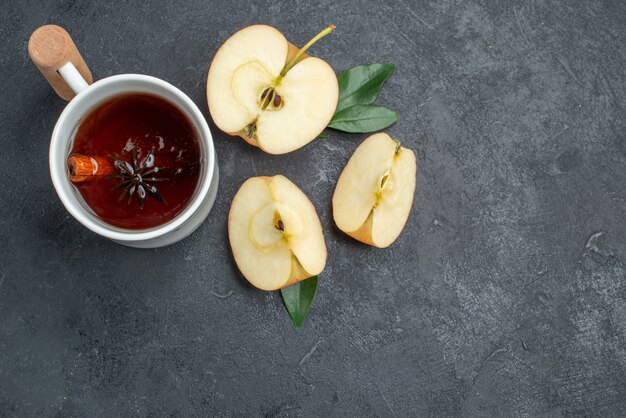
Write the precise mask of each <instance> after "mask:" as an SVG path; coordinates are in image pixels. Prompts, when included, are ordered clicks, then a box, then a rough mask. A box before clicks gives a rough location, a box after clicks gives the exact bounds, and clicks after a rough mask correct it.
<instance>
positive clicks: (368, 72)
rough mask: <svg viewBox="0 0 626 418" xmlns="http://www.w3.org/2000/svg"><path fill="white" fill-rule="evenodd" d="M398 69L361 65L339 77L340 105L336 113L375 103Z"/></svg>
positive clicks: (378, 65) (385, 65) (381, 65)
mask: <svg viewBox="0 0 626 418" xmlns="http://www.w3.org/2000/svg"><path fill="white" fill-rule="evenodd" d="M395 69H396V66H395V65H393V64H370V65H359V66H357V67H353V68H350V69H348V70H346V71H344V72H343V73H341V74H340V75H339V77H338V78H337V80H338V82H339V103H338V104H337V110H336V111H335V112H336V113H338V112H340V111H342V110H343V109H346V108H348V107H351V106H354V105H367V104H372V103H374V100H376V98H377V97H378V93H380V89H381V87H382V86H383V83H384V82H385V80H387V78H389V76H390V75H391V73H393V71H394V70H395Z"/></svg>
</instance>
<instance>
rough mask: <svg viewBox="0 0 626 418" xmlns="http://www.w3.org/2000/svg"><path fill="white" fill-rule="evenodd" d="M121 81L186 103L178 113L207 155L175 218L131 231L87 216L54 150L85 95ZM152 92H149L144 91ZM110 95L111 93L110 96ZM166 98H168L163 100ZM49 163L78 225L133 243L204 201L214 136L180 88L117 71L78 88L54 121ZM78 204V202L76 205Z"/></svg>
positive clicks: (179, 221)
mask: <svg viewBox="0 0 626 418" xmlns="http://www.w3.org/2000/svg"><path fill="white" fill-rule="evenodd" d="M121 81H131V82H132V81H138V82H143V83H148V84H153V85H156V86H157V87H159V88H160V89H162V90H166V91H168V92H169V93H172V94H173V95H175V96H177V98H178V99H180V100H181V101H182V102H184V103H185V105H186V107H187V108H186V109H183V108H181V107H180V106H179V105H176V104H174V105H176V107H178V108H179V110H180V111H181V112H183V113H184V114H185V115H187V117H188V118H189V119H191V123H192V124H193V125H194V127H195V128H196V129H197V130H198V135H199V136H200V138H199V139H200V141H201V142H203V143H204V144H203V145H204V147H205V149H206V155H205V158H204V165H205V167H204V168H205V170H204V173H203V176H202V177H201V178H200V179H199V182H200V185H201V186H200V189H199V190H197V192H196V194H195V196H194V197H193V198H192V200H191V202H190V203H189V204H188V205H187V206H186V207H185V208H184V209H183V210H182V211H181V212H180V213H179V214H178V215H176V217H175V218H174V219H172V220H170V221H169V222H167V223H165V224H164V225H162V226H157V227H154V228H151V229H147V230H138V231H137V232H134V231H133V230H124V231H121V230H116V229H114V228H116V227H113V226H111V228H107V226H106V225H103V224H106V222H105V221H102V222H103V224H100V223H98V222H95V221H94V220H93V219H92V217H91V216H88V215H87V210H86V209H85V208H83V207H82V204H80V202H76V198H75V197H71V196H68V195H67V193H65V191H64V190H63V188H62V185H63V184H65V183H66V182H68V181H69V179H68V178H67V175H66V163H65V161H62V162H59V161H58V158H57V156H56V152H55V151H58V148H59V147H66V146H67V144H68V142H69V138H62V137H61V136H60V131H61V128H62V127H64V126H65V124H66V123H68V122H67V120H68V118H69V117H70V116H71V115H72V114H73V113H75V112H82V113H80V114H81V117H82V116H84V115H85V114H86V113H87V111H81V110H80V106H81V105H82V102H83V100H84V98H85V97H87V96H88V95H92V94H95V93H96V92H97V91H99V90H102V89H106V88H107V86H110V85H111V84H113V83H118V82H121ZM129 93H132V90H129ZM147 94H151V93H149V92H148V93H147ZM153 94H155V95H157V96H161V94H159V93H158V92H155V93H153ZM111 97H113V96H111ZM165 100H167V99H165ZM49 162H50V175H51V177H52V184H53V186H54V188H55V190H56V192H57V195H58V196H59V198H60V199H61V202H62V203H63V206H65V208H66V209H67V211H68V212H69V213H70V214H71V215H72V216H73V217H74V218H75V219H76V220H78V221H79V222H80V223H81V224H83V225H84V226H85V227H87V228H88V229H90V230H91V231H93V232H95V233H97V234H99V235H101V236H103V237H106V238H109V239H112V240H116V241H125V242H134V241H145V240H150V239H155V238H158V237H161V236H163V235H166V234H168V233H170V232H173V231H175V230H177V229H178V228H180V227H181V226H182V225H183V224H184V223H185V222H187V221H188V220H189V219H190V218H191V217H192V216H193V215H194V214H195V213H196V212H197V211H198V209H199V208H200V205H201V204H202V203H203V202H204V200H205V197H206V196H207V194H208V192H209V189H210V186H211V184H212V182H213V176H214V170H215V148H214V146H213V136H212V135H211V131H210V129H209V126H208V124H207V121H206V118H205V117H204V115H203V114H202V112H200V109H198V106H196V104H195V103H194V102H193V100H191V99H190V98H189V96H187V95H186V94H185V93H183V92H182V91H181V90H180V89H179V88H177V87H175V86H173V85H172V84H170V83H168V82H167V81H164V80H161V79H160V78H157V77H152V76H149V75H144V74H118V75H113V76H110V77H106V78H103V79H101V80H98V81H96V82H94V83H93V84H91V85H90V86H89V87H87V88H86V89H85V90H83V91H81V92H80V93H78V94H77V95H76V97H74V98H73V99H72V100H70V102H69V103H68V104H67V106H66V107H65V109H63V112H62V113H61V116H59V119H58V120H57V123H56V125H55V127H54V130H53V132H52V139H51V141H50V151H49ZM77 203H78V204H77Z"/></svg>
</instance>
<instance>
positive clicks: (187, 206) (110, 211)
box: [28, 25, 218, 248]
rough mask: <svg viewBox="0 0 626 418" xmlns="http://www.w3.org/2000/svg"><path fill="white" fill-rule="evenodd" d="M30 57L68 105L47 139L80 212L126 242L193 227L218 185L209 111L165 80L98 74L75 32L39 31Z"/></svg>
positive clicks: (172, 235)
mask: <svg viewBox="0 0 626 418" xmlns="http://www.w3.org/2000/svg"><path fill="white" fill-rule="evenodd" d="M28 51H29V54H30V57H31V59H32V61H33V62H34V63H35V65H36V66H37V68H39V70H40V71H41V73H42V74H43V76H44V77H45V78H46V79H47V80H48V82H49V83H50V84H51V86H52V87H53V88H54V90H55V91H56V92H57V93H58V95H59V96H61V97H62V98H63V99H65V100H68V104H67V106H66V107H65V109H64V110H63V112H62V113H61V116H60V117H59V119H58V121H57V123H56V126H55V127H54V130H53V132H52V139H51V141H50V154H49V159H50V175H51V177H52V183H53V185H54V188H55V190H56V192H57V194H58V195H59V198H60V199H61V202H62V203H63V205H64V206H65V208H66V209H67V210H68V212H69V213H70V214H72V216H74V218H76V219H77V220H78V221H79V222H80V223H82V224H83V225H84V226H86V227H87V228H89V229H90V230H91V231H93V232H95V233H97V234H99V235H101V236H103V237H106V238H109V239H111V240H113V241H115V242H118V243H120V244H123V245H127V246H131V247H137V248H156V247H162V246H165V245H169V244H172V243H174V242H177V241H179V240H181V239H183V238H185V237H186V236H187V235H189V234H191V233H192V232H193V231H194V230H195V229H196V228H197V227H198V226H199V225H200V224H201V223H202V222H203V221H204V220H205V219H206V217H207V216H208V214H209V212H210V210H211V207H212V205H213V202H214V201H215V196H216V194H217V185H218V169H217V159H216V155H215V149H214V146H213V138H212V136H211V132H210V130H209V127H208V125H207V122H206V119H205V118H204V116H203V115H202V113H201V112H200V110H199V109H198V107H197V106H196V105H195V103H194V102H193V101H192V100H191V99H190V98H189V97H188V96H187V95H186V94H185V93H183V92H182V91H180V90H179V89H178V88H176V87H174V86H173V85H171V84H169V83H167V82H166V81H163V80H161V79H159V78H155V77H151V76H147V75H140V74H121V75H114V76H111V77H107V78H104V79H101V80H98V81H96V82H93V78H92V76H91V73H90V71H89V68H88V67H87V65H86V64H85V62H84V60H83V58H82V57H81V55H80V53H79V52H78V50H77V48H76V45H75V44H74V42H73V41H72V38H71V37H70V36H69V34H68V33H67V32H66V31H65V30H64V29H63V28H61V27H59V26H54V25H46V26H42V27H40V28H39V29H37V30H36V31H35V32H34V33H33V34H32V36H31V38H30V40H29V43H28Z"/></svg>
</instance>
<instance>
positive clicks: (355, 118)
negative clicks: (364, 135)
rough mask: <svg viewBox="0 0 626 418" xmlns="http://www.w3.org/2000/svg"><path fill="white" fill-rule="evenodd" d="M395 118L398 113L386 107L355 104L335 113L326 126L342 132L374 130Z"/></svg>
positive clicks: (381, 127)
mask: <svg viewBox="0 0 626 418" xmlns="http://www.w3.org/2000/svg"><path fill="white" fill-rule="evenodd" d="M397 120H398V114H397V113H396V112H394V111H393V110H389V109H387V108H386V107H382V106H372V105H356V106H352V107H349V108H347V109H344V110H342V111H341V112H337V113H335V116H333V118H332V119H331V120H330V123H329V124H328V127H329V128H333V129H337V130H338V131H344V132H374V131H379V130H381V129H385V128H386V127H388V126H390V125H392V124H393V123H394V122H395V121H397Z"/></svg>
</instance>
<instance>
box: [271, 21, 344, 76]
mask: <svg viewBox="0 0 626 418" xmlns="http://www.w3.org/2000/svg"><path fill="white" fill-rule="evenodd" d="M335 28H336V26H335V25H330V26H328V27H327V28H326V29H324V30H323V31H321V32H320V33H318V34H317V35H315V36H314V37H313V39H311V40H310V41H309V42H307V43H306V45H304V46H303V47H302V48H300V50H299V51H298V53H297V54H296V55H295V56H294V57H293V58H292V59H291V61H289V62H288V63H287V65H285V68H283V70H282V71H281V72H280V75H279V76H278V81H280V79H282V78H283V77H284V76H285V74H287V72H288V71H289V70H291V68H292V67H293V66H294V65H296V62H298V59H300V57H301V56H302V54H304V53H305V52H306V50H307V49H309V48H310V47H311V45H313V44H314V43H315V42H317V41H319V40H320V39H322V38H323V37H324V36H326V35H328V34H329V33H331V32H332V31H334V30H335Z"/></svg>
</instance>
